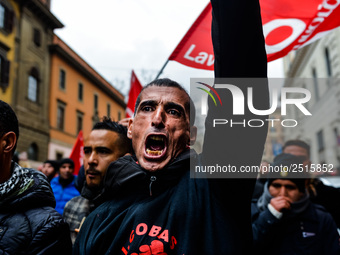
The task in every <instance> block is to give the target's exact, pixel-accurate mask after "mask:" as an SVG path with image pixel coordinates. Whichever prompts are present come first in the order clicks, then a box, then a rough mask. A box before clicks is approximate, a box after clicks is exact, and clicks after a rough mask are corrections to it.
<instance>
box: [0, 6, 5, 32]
mask: <svg viewBox="0 0 340 255" xmlns="http://www.w3.org/2000/svg"><path fill="white" fill-rule="evenodd" d="M0 28H5V6H3V5H2V4H0Z"/></svg>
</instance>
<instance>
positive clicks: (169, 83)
mask: <svg viewBox="0 0 340 255" xmlns="http://www.w3.org/2000/svg"><path fill="white" fill-rule="evenodd" d="M151 86H157V87H171V88H178V89H179V90H181V91H184V92H185V94H187V96H188V98H189V102H187V103H186V104H185V105H184V107H185V110H186V111H187V113H188V114H189V116H190V126H193V125H194V123H195V117H196V109H195V105H194V102H193V101H192V99H191V97H190V96H189V94H188V92H187V91H186V90H185V89H184V88H183V87H182V86H181V85H180V84H179V83H178V82H176V81H173V80H171V79H169V78H162V79H156V80H154V81H152V82H150V83H149V84H147V85H146V86H144V87H143V88H142V90H141V92H140V93H139V95H138V97H137V100H136V104H135V113H134V115H136V110H137V109H138V106H139V104H140V95H141V94H142V92H143V90H144V89H146V88H148V87H151Z"/></svg>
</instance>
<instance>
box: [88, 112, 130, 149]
mask: <svg viewBox="0 0 340 255" xmlns="http://www.w3.org/2000/svg"><path fill="white" fill-rule="evenodd" d="M103 129H104V130H110V131H113V132H116V133H117V134H118V136H119V140H118V143H119V144H120V147H121V149H122V150H123V149H126V151H123V153H127V152H130V153H132V151H133V150H132V143H131V139H129V138H128V137H127V127H125V126H123V125H121V124H119V123H118V122H116V121H113V120H111V118H110V117H107V116H104V117H103V119H102V121H100V122H97V123H96V124H94V126H93V128H92V130H103Z"/></svg>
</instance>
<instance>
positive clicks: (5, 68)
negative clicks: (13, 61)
mask: <svg viewBox="0 0 340 255" xmlns="http://www.w3.org/2000/svg"><path fill="white" fill-rule="evenodd" d="M9 68H10V62H9V61H8V60H7V59H6V58H4V57H3V56H1V55H0V87H1V88H2V91H3V92H5V91H6V89H7V87H8V83H9V70H10V69H9Z"/></svg>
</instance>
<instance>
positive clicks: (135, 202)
mask: <svg viewBox="0 0 340 255" xmlns="http://www.w3.org/2000/svg"><path fill="white" fill-rule="evenodd" d="M211 3H212V8H213V21H212V40H213V46H214V53H215V64H214V72H215V78H217V79H216V81H215V82H216V84H218V83H224V82H225V80H223V81H221V80H219V79H218V78H228V77H246V78H252V79H254V78H256V77H257V78H265V77H266V71H267V69H266V68H267V67H266V64H267V60H266V53H265V48H264V38H263V31H262V25H261V17H260V6H259V2H258V1H255V0H247V1H236V0H228V1H225V0H212V1H211ZM227 11H228V15H226V13H227ZM245 21H247V22H245ZM233 24H237V25H233ZM230 38H232V39H230ZM245 39H246V40H245ZM249 40H250V41H251V43H249ZM237 49H239V50H237ZM230 82H232V83H233V84H235V83H236V84H237V86H238V88H239V89H240V90H241V91H242V92H243V93H246V91H247V89H248V86H249V84H247V83H244V82H238V80H235V79H231V80H230ZM217 91H218V92H220V93H219V94H220V95H221V99H222V101H223V102H224V104H223V106H221V107H219V108H216V107H214V106H213V102H212V100H211V99H209V102H208V104H209V110H208V114H207V118H206V130H205V136H204V145H203V150H202V153H201V154H197V153H196V152H195V151H194V150H192V149H191V148H190V146H191V145H193V144H194V143H195V140H196V136H197V128H196V127H195V125H194V123H195V115H194V114H193V113H195V106H194V105H193V102H192V100H191V99H190V96H189V94H188V93H187V92H186V90H185V89H184V88H183V87H182V86H181V85H179V84H178V83H177V82H175V81H173V80H170V79H167V78H164V79H157V80H155V81H152V82H151V83H149V84H148V85H146V86H145V87H144V88H143V90H142V91H141V93H140V95H139V97H138V99H137V101H136V106H135V113H134V117H133V118H131V119H128V120H124V121H122V122H121V123H117V122H114V121H112V120H111V119H109V118H106V117H104V118H103V120H102V121H100V122H98V123H97V124H95V126H94V127H93V129H92V131H91V133H90V134H89V136H88V137H87V138H86V139H85V144H84V155H85V158H84V164H83V166H82V168H81V170H80V172H79V175H78V177H75V176H74V174H73V173H74V163H73V161H72V160H71V159H69V158H64V159H62V160H60V161H58V162H56V161H51V160H48V161H46V162H44V166H43V168H42V170H41V172H39V171H37V170H34V169H30V168H23V167H21V166H20V165H19V164H18V163H16V162H14V161H12V158H13V155H14V152H15V149H16V144H17V141H18V138H19V125H18V120H17V117H16V115H15V112H14V111H13V109H12V108H11V107H10V106H9V105H8V104H7V103H5V102H3V101H0V167H1V168H0V169H1V170H0V171H1V175H0V253H1V254H32V255H33V254H34V255H36V254H65V255H66V254H74V255H77V254H131V255H137V254H149V255H156V254H163V255H165V254H186V255H188V254H241V255H243V254H244V255H245V254H279V255H280V254H282V255H283V254H315V255H333V254H334V255H335V254H340V246H339V234H338V231H337V226H339V208H340V206H339V203H340V199H339V195H338V193H339V190H338V189H335V188H332V187H329V186H326V185H324V184H323V183H322V182H321V181H320V180H318V179H312V178H310V177H309V176H307V175H302V176H299V177H298V178H297V177H296V176H291V175H290V174H287V172H286V171H284V172H279V173H276V174H272V173H268V175H267V176H266V177H264V176H262V178H259V179H256V177H257V175H256V173H254V174H249V176H248V177H249V178H191V176H190V167H191V165H192V164H194V165H212V164H219V165H228V164H230V165H233V166H235V167H236V168H240V166H256V165H259V164H260V162H261V158H262V154H263V148H264V143H265V139H266V135H267V126H266V125H263V127H257V128H252V127H241V128H240V127H230V128H228V127H227V128H226V127H212V125H211V123H213V120H214V119H221V118H223V119H225V118H227V117H228V116H233V115H232V111H231V110H230V109H232V100H231V95H229V94H227V93H222V92H223V91H221V90H217ZM253 91H254V95H256V97H255V98H254V99H253V103H254V105H256V106H257V109H268V105H269V96H268V83H267V82H266V80H265V79H264V80H262V82H257V83H256V86H254V87H253ZM254 116H256V115H254V114H253V113H251V112H246V113H245V114H244V115H243V116H240V117H239V118H240V119H241V118H242V119H244V120H247V119H253V118H254ZM233 117H234V119H235V121H238V119H237V118H238V116H233ZM256 118H257V119H258V118H260V119H265V118H266V116H256ZM305 145H306V144H305V143H304V142H302V141H289V142H287V143H286V144H285V146H284V148H283V153H282V154H280V155H278V156H277V157H275V159H274V161H273V162H272V164H273V165H279V166H284V167H288V166H289V165H291V164H302V165H304V166H306V167H308V164H310V159H309V147H308V145H306V146H305ZM254 187H255V188H254ZM330 201H331V202H330Z"/></svg>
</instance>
